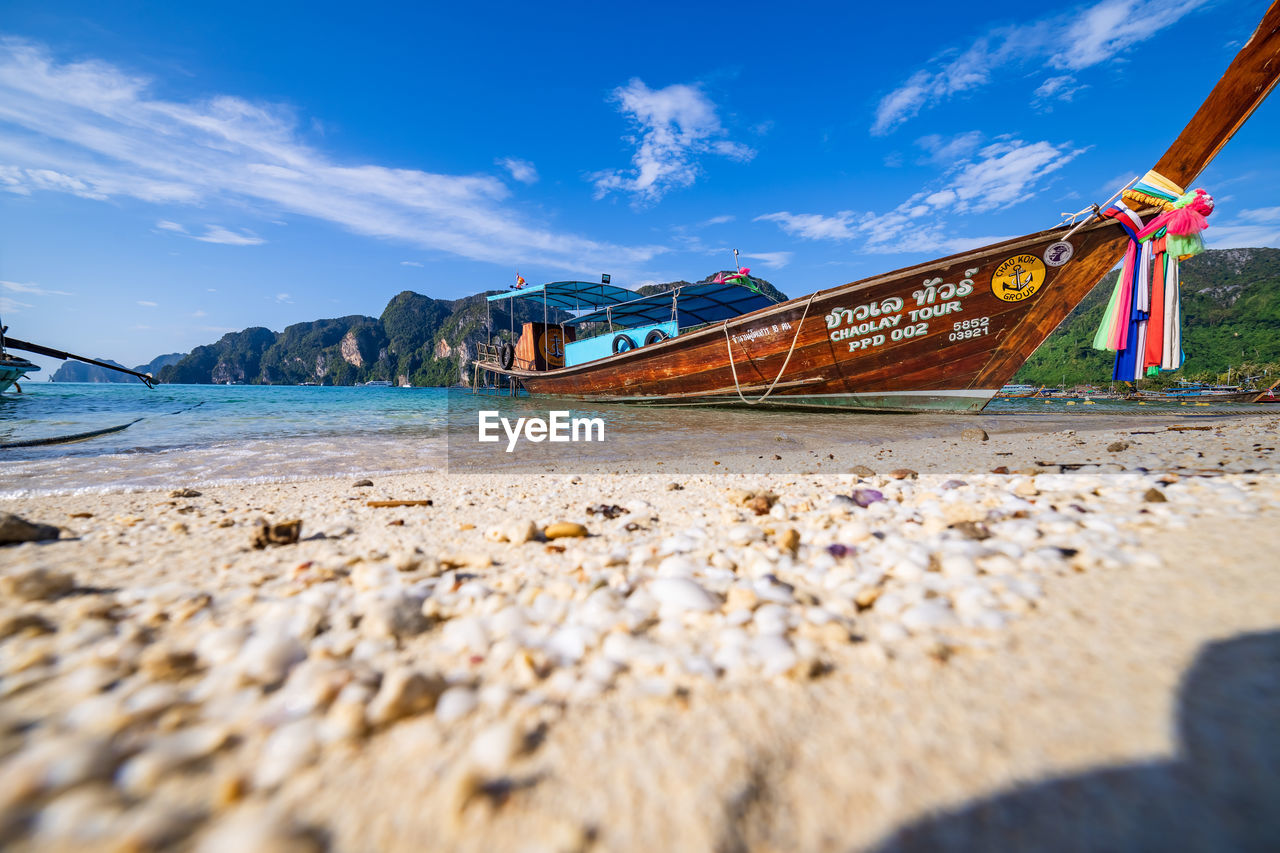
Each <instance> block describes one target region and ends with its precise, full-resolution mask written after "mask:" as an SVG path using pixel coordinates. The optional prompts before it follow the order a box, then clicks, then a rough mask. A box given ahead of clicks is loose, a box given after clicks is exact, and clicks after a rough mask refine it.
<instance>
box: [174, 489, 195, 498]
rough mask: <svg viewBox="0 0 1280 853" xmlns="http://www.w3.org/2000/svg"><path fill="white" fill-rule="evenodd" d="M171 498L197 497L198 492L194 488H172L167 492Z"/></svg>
mask: <svg viewBox="0 0 1280 853" xmlns="http://www.w3.org/2000/svg"><path fill="white" fill-rule="evenodd" d="M169 497H171V498H198V497H200V493H199V492H197V491H196V490H195V489H174V490H173V491H172V492H170V493H169Z"/></svg>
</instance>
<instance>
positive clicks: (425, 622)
mask: <svg viewBox="0 0 1280 853" xmlns="http://www.w3.org/2000/svg"><path fill="white" fill-rule="evenodd" d="M430 626H431V621H430V620H429V619H427V617H426V616H424V615H422V601H421V600H419V599H418V598H416V597H414V596H413V595H410V594H409V593H408V592H404V591H402V590H386V591H384V592H382V593H381V594H374V595H371V596H368V597H366V598H365V600H364V604H363V606H362V608H361V619H360V630H361V632H362V633H364V634H367V635H368V636H370V637H391V638H394V639H397V640H398V639H402V638H404V637H412V636H416V635H417V634H421V633H422V632H423V631H425V630H427V628H429V627H430Z"/></svg>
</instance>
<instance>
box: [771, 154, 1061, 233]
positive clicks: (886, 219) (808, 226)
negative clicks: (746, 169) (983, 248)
mask: <svg viewBox="0 0 1280 853" xmlns="http://www.w3.org/2000/svg"><path fill="white" fill-rule="evenodd" d="M960 138H964V139H966V140H968V142H971V141H973V138H972V137H971V135H969V134H962V135H961V137H957V139H960ZM968 142H966V145H965V147H967V145H968ZM922 147H924V148H925V149H926V150H928V149H930V148H934V149H935V150H938V151H942V150H947V149H948V148H951V147H952V143H951V142H948V141H946V140H942V139H939V138H933V139H932V140H931V141H930V142H929V143H927V144H925V145H923V146H922ZM1081 153H1083V150H1082V149H1072V148H1071V147H1070V146H1069V145H1053V144H1051V143H1049V142H1024V141H1023V140H1021V139H1012V138H1009V137H1002V138H1000V139H997V140H995V141H993V142H992V143H991V144H989V145H986V146H984V147H982V148H980V149H979V150H977V151H976V152H975V153H974V156H973V157H972V158H971V159H966V160H961V161H959V162H957V163H955V164H954V165H953V166H952V167H951V168H950V169H948V170H947V171H946V172H945V173H944V174H943V175H942V177H941V178H940V179H939V181H938V184H939V186H937V187H936V188H927V189H923V190H921V191H920V192H917V193H916V194H915V195H912V196H911V197H909V198H908V199H906V200H905V201H903V202H902V203H901V204H899V205H898V206H897V207H896V208H894V209H893V210H891V211H889V212H888V213H881V214H874V213H868V214H857V213H855V212H853V211H850V210H842V211H839V212H838V213H836V214H834V215H831V216H827V215H823V214H818V213H791V212H790V211H781V212H778V213H767V214H764V215H763V216H757V217H756V219H755V221H756V222H776V223H777V224H778V226H779V227H780V228H781V229H782V230H783V231H785V232H786V233H788V234H792V235H794V236H797V237H802V238H804V239H808V240H837V241H847V240H855V239H856V240H859V241H861V249H862V250H863V251H868V252H914V251H933V252H935V253H942V254H946V253H947V252H949V251H961V250H962V249H967V248H972V247H973V246H978V245H985V244H986V243H989V242H995V241H996V240H997V239H1002V238H995V237H947V236H945V234H944V230H943V226H942V224H941V220H942V218H943V217H945V216H946V215H948V214H952V213H981V212H983V211H988V210H995V209H999V208H1006V207H1010V206H1012V205H1013V204H1016V203H1017V202H1019V201H1023V200H1025V199H1027V198H1030V197H1031V196H1032V195H1034V194H1035V193H1036V191H1037V190H1038V189H1039V185H1040V183H1041V182H1042V180H1043V179H1044V177H1045V176H1046V175H1049V174H1052V173H1053V172H1055V171H1057V170H1058V169H1061V168H1062V167H1063V166H1064V165H1066V164H1067V163H1069V162H1071V160H1073V159H1074V158H1075V157H1077V156H1079V155H1080V154H1081Z"/></svg>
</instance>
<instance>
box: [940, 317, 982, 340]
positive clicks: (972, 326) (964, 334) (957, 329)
mask: <svg viewBox="0 0 1280 853" xmlns="http://www.w3.org/2000/svg"><path fill="white" fill-rule="evenodd" d="M990 328H991V318H990V317H975V318H973V319H972V320H960V321H959V322H956V323H953V324H952V325H951V334H949V335H947V340H949V341H967V340H968V339H969V338H978V337H981V336H983V335H985V334H988V332H989V331H990Z"/></svg>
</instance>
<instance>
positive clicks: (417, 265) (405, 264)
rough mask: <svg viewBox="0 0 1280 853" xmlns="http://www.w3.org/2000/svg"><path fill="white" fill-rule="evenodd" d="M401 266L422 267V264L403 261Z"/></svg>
mask: <svg viewBox="0 0 1280 853" xmlns="http://www.w3.org/2000/svg"><path fill="white" fill-rule="evenodd" d="M400 266H402V267H420V266H422V264H420V263H418V262H417V261H401V262H400Z"/></svg>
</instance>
